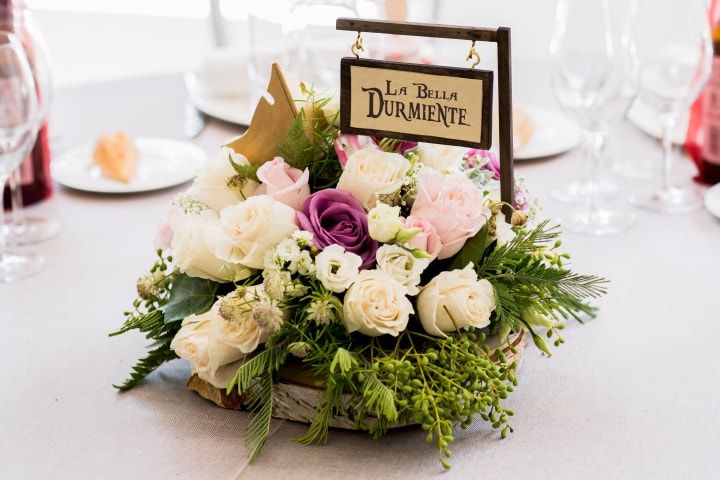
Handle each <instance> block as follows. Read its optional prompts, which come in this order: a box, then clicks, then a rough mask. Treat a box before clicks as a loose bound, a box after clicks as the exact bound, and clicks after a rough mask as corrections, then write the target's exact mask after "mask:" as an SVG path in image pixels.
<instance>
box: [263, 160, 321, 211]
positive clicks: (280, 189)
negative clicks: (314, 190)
mask: <svg viewBox="0 0 720 480" xmlns="http://www.w3.org/2000/svg"><path fill="white" fill-rule="evenodd" d="M257 177H258V180H260V182H262V183H261V184H260V186H259V187H258V188H257V190H255V193H254V194H253V195H270V196H271V197H272V198H273V199H274V200H276V201H278V202H280V203H284V204H285V205H287V206H288V207H292V208H294V209H295V210H300V209H301V208H302V206H303V203H305V199H306V198H308V197H309V196H310V186H309V185H308V180H309V179H310V172H309V171H308V170H307V169H305V171H304V172H303V171H301V170H298V169H297V168H292V167H291V166H290V165H288V164H287V163H285V160H283V159H282V158H281V157H275V158H274V159H272V160H271V161H269V162H266V163H265V164H264V165H263V166H261V167H260V168H258V171H257Z"/></svg>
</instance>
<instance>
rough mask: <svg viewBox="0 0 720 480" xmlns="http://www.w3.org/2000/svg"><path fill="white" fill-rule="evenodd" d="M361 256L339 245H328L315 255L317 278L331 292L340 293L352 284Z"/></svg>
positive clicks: (357, 271)
mask: <svg viewBox="0 0 720 480" xmlns="http://www.w3.org/2000/svg"><path fill="white" fill-rule="evenodd" d="M360 265H362V258H360V256H359V255H356V254H354V253H352V252H346V251H345V249H344V248H343V247H341V246H340V245H330V246H328V247H325V249H324V250H323V251H322V252H320V253H318V255H317V256H316V257H315V266H316V269H317V270H316V272H315V275H316V276H317V278H318V280H320V282H322V284H323V286H324V287H325V288H327V289H328V290H330V291H331V292H335V293H340V292H344V291H345V290H347V289H348V287H350V285H352V283H353V282H354V281H355V279H356V278H357V276H358V273H359V271H360Z"/></svg>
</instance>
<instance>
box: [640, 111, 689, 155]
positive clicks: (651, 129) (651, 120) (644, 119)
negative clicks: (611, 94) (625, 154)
mask: <svg viewBox="0 0 720 480" xmlns="http://www.w3.org/2000/svg"><path fill="white" fill-rule="evenodd" d="M627 117H628V119H629V120H630V121H631V122H632V123H634V124H635V126H636V127H638V128H639V129H640V130H642V131H643V132H645V133H647V134H648V135H650V136H652V137H655V138H662V125H660V117H659V115H658V114H657V112H656V111H655V110H653V109H652V108H650V107H648V106H647V105H646V104H645V103H643V102H640V101H636V102H635V103H634V104H633V106H632V107H631V108H630V111H629V112H628V115H627ZM689 123H690V113H689V112H685V113H683V114H682V115H680V117H679V118H678V122H677V125H676V126H675V131H674V132H673V139H672V140H673V143H675V144H677V145H682V144H683V143H685V135H686V133H687V129H688V124H689Z"/></svg>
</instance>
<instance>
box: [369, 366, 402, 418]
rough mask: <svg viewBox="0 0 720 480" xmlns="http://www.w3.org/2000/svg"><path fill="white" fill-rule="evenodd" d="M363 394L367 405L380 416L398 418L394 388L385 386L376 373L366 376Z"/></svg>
mask: <svg viewBox="0 0 720 480" xmlns="http://www.w3.org/2000/svg"><path fill="white" fill-rule="evenodd" d="M362 396H363V400H364V403H365V406H366V407H367V408H368V409H369V410H371V411H373V412H375V413H376V414H377V415H378V417H379V418H384V419H386V420H388V421H391V422H394V421H395V420H397V418H398V411H397V408H396V407H395V397H394V395H393V392H392V390H390V389H389V388H388V387H387V386H385V385H384V384H383V383H382V382H380V380H378V378H377V376H376V375H375V374H374V373H370V374H367V375H366V376H365V382H364V383H363V388H362Z"/></svg>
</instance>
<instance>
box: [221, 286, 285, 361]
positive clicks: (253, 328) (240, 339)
mask: <svg viewBox="0 0 720 480" xmlns="http://www.w3.org/2000/svg"><path fill="white" fill-rule="evenodd" d="M266 300H267V296H266V295H265V292H264V290H263V286H262V285H255V286H252V287H247V288H241V291H240V292H238V291H235V292H232V293H230V294H228V295H227V296H225V297H223V298H221V299H219V300H218V301H217V302H215V304H214V305H213V307H212V309H211V310H210V311H211V312H212V315H213V316H214V318H213V321H212V323H211V325H210V335H211V337H212V338H214V339H216V340H217V341H218V342H221V343H223V344H224V345H226V346H228V347H231V348H233V349H235V350H236V351H237V352H239V353H241V354H247V353H252V352H254V351H255V349H257V347H258V345H260V344H261V343H264V342H265V340H267V338H268V337H269V336H270V334H271V333H272V331H273V330H272V329H268V328H262V327H261V326H260V325H258V323H257V321H256V320H255V316H254V315H253V307H254V306H255V305H257V304H260V303H261V302H264V301H266ZM279 321H281V319H279Z"/></svg>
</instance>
